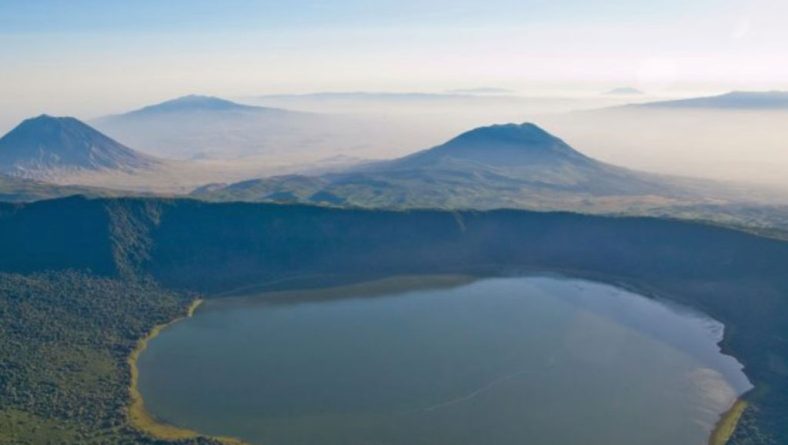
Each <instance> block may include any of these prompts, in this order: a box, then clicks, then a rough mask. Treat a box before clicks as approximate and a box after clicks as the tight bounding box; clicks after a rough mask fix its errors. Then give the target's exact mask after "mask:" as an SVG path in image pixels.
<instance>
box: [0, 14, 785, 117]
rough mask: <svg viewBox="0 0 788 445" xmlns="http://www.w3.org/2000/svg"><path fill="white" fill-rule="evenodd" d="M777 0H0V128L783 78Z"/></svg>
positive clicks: (772, 84) (753, 86)
mask: <svg viewBox="0 0 788 445" xmlns="http://www.w3.org/2000/svg"><path fill="white" fill-rule="evenodd" d="M787 15H788V4H786V3H785V2H780V1H778V0H697V1H693V2H692V3H691V4H687V2H685V1H682V0H665V1H663V2H660V3H659V4H656V3H654V2H651V1H647V0H632V1H629V2H618V1H612V0H607V1H600V2H593V4H591V3H589V2H584V1H580V0H560V1H553V2H547V1H544V0H519V1H518V0H491V1H488V2H485V3H484V4H479V3H478V2H473V1H471V0H454V1H449V0H434V1H431V2H423V1H417V0H398V1H394V0H377V1H374V2H365V1H360V0H338V1H336V2H331V3H330V4H327V3H326V2H323V1H319V0H296V1H294V2H290V3H287V4H281V3H279V2H273V1H270V0H257V1H250V0H228V1H226V2H221V3H217V2H212V1H208V0H172V1H167V2H160V1H154V0H141V1H137V2H119V1H107V0H104V1H100V0H74V1H69V2H64V1H61V0H40V1H36V2H7V4H4V6H3V7H2V14H0V63H1V64H2V66H3V70H2V71H0V98H2V99H3V103H4V106H3V109H2V110H0V130H1V129H6V128H8V127H9V126H11V125H12V124H13V123H14V122H18V121H20V120H21V119H22V118H24V117H26V116H31V115H36V114H40V113H44V112H46V113H51V114H58V115H71V116H77V117H80V118H83V119H90V118H93V117H97V116H101V115H105V114H111V113H116V112H120V111H122V110H127V109H132V108H135V107H139V106H141V105H144V104H151V103H156V102H160V101H162V100H166V99H167V98H173V97H178V96H182V95H186V94H190V93H199V94H206V95H212V96H219V97H224V98H228V99H238V98H243V97H246V96H257V95H264V94H293V93H295V94H298V93H310V92H317V91H382V92H397V91H400V92H402V91H422V92H445V91H450V90H463V89H477V88H496V89H505V90H512V91H516V92H518V93H519V94H521V95H525V96H530V95H539V96H574V95H581V96H582V95H593V94H597V93H601V92H604V91H608V90H610V89H613V88H619V87H632V88H637V89H639V90H643V91H646V92H648V93H649V94H652V95H655V96H674V97H682V96H687V97H689V96H695V95H702V94H707V93H709V92H725V91H731V90H761V91H762V90H772V89H782V90H785V89H788V63H784V62H782V61H781V60H782V59H783V55H784V54H786V53H788V29H786V28H785V27H784V23H783V20H782V18H783V17H785V16H787Z"/></svg>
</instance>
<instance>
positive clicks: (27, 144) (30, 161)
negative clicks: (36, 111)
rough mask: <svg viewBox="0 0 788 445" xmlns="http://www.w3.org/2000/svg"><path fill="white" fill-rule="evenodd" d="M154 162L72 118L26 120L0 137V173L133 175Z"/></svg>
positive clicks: (48, 176)
mask: <svg viewBox="0 0 788 445" xmlns="http://www.w3.org/2000/svg"><path fill="white" fill-rule="evenodd" d="M157 164H158V161H157V160H156V159H154V158H151V157H149V156H145V155H142V154H140V153H137V152H135V151H134V150H132V149H130V148H128V147H126V146H124V145H122V144H120V143H119V142H117V141H115V140H113V139H111V138H109V137H107V136H105V135H104V134H102V133H100V132H98V131H96V130H95V129H93V128H91V127H90V126H88V125H86V124H84V123H82V122H81V121H79V120H77V119H75V118H73V117H52V116H47V115H41V116H38V117H35V118H31V119H27V120H25V121H23V122H22V123H21V124H19V125H18V126H17V127H16V128H14V129H13V130H11V131H10V132H8V133H7V134H6V135H5V136H3V137H2V138H0V173H5V174H7V175H11V176H19V177H24V178H32V179H51V178H58V177H61V176H63V175H69V174H74V173H82V172H100V171H122V172H134V171H138V170H144V169H150V168H153V167H155V166H156V165H157Z"/></svg>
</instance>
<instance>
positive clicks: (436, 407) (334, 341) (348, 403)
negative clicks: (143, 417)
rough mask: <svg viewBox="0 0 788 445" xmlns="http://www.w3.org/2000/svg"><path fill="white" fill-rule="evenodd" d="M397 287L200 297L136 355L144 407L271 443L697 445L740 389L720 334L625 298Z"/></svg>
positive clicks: (564, 291)
mask: <svg viewBox="0 0 788 445" xmlns="http://www.w3.org/2000/svg"><path fill="white" fill-rule="evenodd" d="M408 280H410V281H405V280H399V281H397V280H393V281H387V282H383V283H374V284H368V285H357V286H352V287H349V288H341V289H332V290H328V291H322V292H321V291H317V292H316V291H312V292H309V293H304V294H300V295H299V294H297V293H288V294H278V295H275V296H271V295H268V296H262V297H249V298H233V299H227V300H213V301H210V302H209V303H208V304H207V305H206V306H205V307H204V308H201V309H200V310H199V311H198V312H197V314H196V315H195V316H194V317H193V318H191V319H188V320H185V321H183V322H181V323H178V324H176V325H174V326H172V327H171V328H169V329H167V330H166V331H165V332H163V333H162V334H161V335H160V336H159V337H157V338H156V339H154V340H153V341H152V342H151V343H150V345H149V347H148V350H147V351H145V353H144V354H143V355H142V357H141V358H140V362H139V367H140V382H139V384H140V390H141V392H142V394H143V396H144V398H145V404H146V407H147V408H148V409H149V410H150V411H151V412H152V413H153V414H154V415H155V416H157V417H159V418H161V419H163V420H166V421H168V422H170V423H173V424H175V425H179V426H184V427H188V428H190V429H194V430H197V431H201V432H204V433H207V434H215V435H232V436H237V437H241V438H243V439H246V440H247V441H249V442H252V443H259V444H271V445H278V444H283V445H284V444H287V445H290V444H305V445H306V444H319V445H332V444H337V445H340V444H341V445H353V444H392V445H393V444H407V445H419V444H424V445H441V444H447V445H448V444H452V445H462V444H485V445H498V444H500V445H508V444H512V445H514V444H518V445H520V444H524V443H534V444H552V445H563V444H566V445H575V444H579V443H582V444H600V445H603V444H604V445H616V444H621V445H630V444H634V443H637V444H643V445H648V444H655V445H656V444H665V443H676V444H679V443H681V444H690V445H691V444H697V445H702V444H705V443H706V440H707V437H708V435H709V432H710V431H711V429H712V427H713V425H714V423H715V422H716V420H717V418H718V416H719V414H720V413H721V412H723V411H724V410H725V409H726V408H727V407H728V406H729V405H730V404H731V403H732V401H733V400H734V398H735V397H736V395H737V394H740V393H741V392H743V391H744V390H746V389H748V388H749V383H748V382H747V380H746V378H745V377H744V375H743V374H742V372H741V366H740V365H739V364H738V363H737V362H736V361H735V360H734V359H733V358H731V357H728V356H724V355H722V354H720V353H719V349H718V347H717V345H716V343H717V341H719V339H720V335H721V333H722V327H721V326H720V325H719V323H716V322H715V321H713V320H710V319H708V318H706V317H703V316H701V315H699V314H697V313H693V312H690V311H687V310H683V309H679V308H675V307H671V306H668V305H665V304H662V303H660V302H657V301H654V300H650V299H647V298H644V297H642V296H639V295H637V294H634V293H632V292H629V291H625V290H622V289H619V288H616V287H612V286H607V285H602V284H598V283H593V282H589V281H584V280H574V279H566V278H560V277H520V278H493V279H483V280H478V281H472V282H471V281H469V280H467V279H465V280H463V279H460V278H457V277H454V278H443V279H441V280H439V281H438V282H437V283H435V282H434V281H432V283H434V284H439V285H438V286H424V285H425V284H429V283H425V282H420V281H419V280H415V279H413V278H410V279H408ZM433 280H434V278H433ZM403 283H406V284H407V286H403ZM392 284H394V286H392ZM420 285H421V286H420ZM366 295H375V297H374V298H361V297H364V296H366ZM342 296H349V297H352V298H340V297H342Z"/></svg>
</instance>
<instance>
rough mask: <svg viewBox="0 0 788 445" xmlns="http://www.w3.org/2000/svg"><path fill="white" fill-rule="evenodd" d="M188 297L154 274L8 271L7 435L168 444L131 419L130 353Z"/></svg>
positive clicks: (0, 426)
mask: <svg viewBox="0 0 788 445" xmlns="http://www.w3.org/2000/svg"><path fill="white" fill-rule="evenodd" d="M188 304H189V299H187V298H186V297H185V296H183V295H179V294H177V293H174V292H169V291H164V290H162V289H160V288H159V287H157V286H156V285H154V284H152V283H146V282H130V281H125V282H122V281H119V280H114V279H108V278H99V277H96V276H91V275H88V274H85V273H79V272H69V271H64V272H59V273H43V274H35V275H27V276H25V275H18V274H0V320H2V322H0V338H2V342H0V376H2V379H0V444H63V443H75V444H97V445H98V444H101V445H105V444H137V443H141V444H146V443H147V444H163V443H166V442H164V441H161V440H158V439H154V438H151V437H149V436H147V435H145V434H143V433H140V432H138V431H137V430H136V429H135V428H132V427H131V426H130V424H129V421H128V420H127V405H128V402H129V393H128V388H129V384H130V372H129V367H128V365H127V361H126V360H127V357H128V356H129V354H130V353H131V351H132V350H133V348H134V346H135V345H136V343H137V340H138V339H139V338H140V337H142V336H144V335H145V334H146V333H147V332H148V331H149V330H150V329H151V328H152V327H153V326H154V325H156V324H159V323H164V322H166V321H168V320H172V319H174V318H176V317H178V316H179V315H182V314H183V313H184V311H185V310H186V307H187V306H188ZM179 443H214V441H210V440H208V439H200V438H197V439H194V440H192V441H189V442H179Z"/></svg>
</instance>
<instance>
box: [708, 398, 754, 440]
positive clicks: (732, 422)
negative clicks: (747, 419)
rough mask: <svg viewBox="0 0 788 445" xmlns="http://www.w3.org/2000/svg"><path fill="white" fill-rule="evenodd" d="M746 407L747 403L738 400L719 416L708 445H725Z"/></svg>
mask: <svg viewBox="0 0 788 445" xmlns="http://www.w3.org/2000/svg"><path fill="white" fill-rule="evenodd" d="M748 405H749V403H748V402H747V401H746V400H744V399H743V398H738V399H736V401H735V402H733V405H731V407H730V408H728V410H727V411H725V412H724V413H722V415H720V420H718V421H717V424H716V425H714V429H713V430H712V431H711V436H709V445H725V444H727V443H728V441H729V440H730V438H731V436H733V433H734V431H736V428H737V427H738V425H739V420H741V417H742V414H744V411H745V410H746V409H747V406H748Z"/></svg>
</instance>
